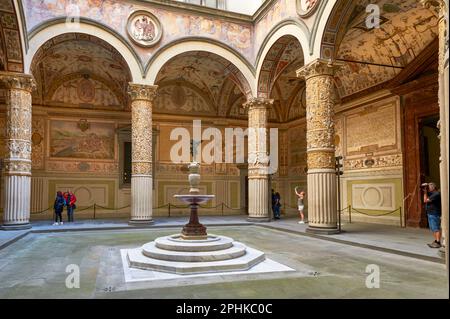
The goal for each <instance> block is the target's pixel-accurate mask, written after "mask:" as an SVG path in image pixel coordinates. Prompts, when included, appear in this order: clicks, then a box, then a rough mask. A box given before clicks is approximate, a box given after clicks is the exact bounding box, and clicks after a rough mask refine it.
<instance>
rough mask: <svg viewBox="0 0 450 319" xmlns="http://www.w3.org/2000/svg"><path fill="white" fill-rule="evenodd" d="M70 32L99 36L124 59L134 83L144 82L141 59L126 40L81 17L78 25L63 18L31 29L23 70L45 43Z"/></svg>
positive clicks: (27, 71)
mask: <svg viewBox="0 0 450 319" xmlns="http://www.w3.org/2000/svg"><path fill="white" fill-rule="evenodd" d="M70 33H80V34H86V35H90V36H94V37H97V38H101V39H102V40H103V41H105V42H106V43H108V44H109V45H111V46H112V47H114V48H115V49H116V50H117V52H119V54H120V55H121V56H122V57H123V59H124V60H125V61H126V63H127V65H128V68H129V70H130V73H131V77H132V81H133V82H134V83H138V84H144V76H143V74H144V67H143V64H142V61H141V60H140V58H139V56H138V55H137V53H136V52H135V51H134V50H133V48H132V47H131V46H130V45H129V44H128V42H127V41H126V40H125V39H124V38H123V37H122V36H121V35H119V34H117V33H116V32H115V31H113V30H111V29H110V28H108V27H106V26H103V25H101V24H99V23H97V22H95V21H92V20H89V19H81V20H80V23H79V24H78V25H77V24H68V25H66V20H65V19H64V18H62V19H55V20H52V21H50V22H46V23H44V24H41V25H39V26H37V27H36V28H35V29H33V30H32V31H31V32H30V35H29V45H28V46H29V48H28V52H27V54H26V56H25V72H26V73H29V72H30V70H31V67H32V63H33V59H34V57H35V55H36V53H37V52H38V50H39V49H40V48H41V47H42V46H43V45H44V44H45V43H47V42H48V41H49V40H51V39H52V38H54V37H56V36H60V35H64V34H70Z"/></svg>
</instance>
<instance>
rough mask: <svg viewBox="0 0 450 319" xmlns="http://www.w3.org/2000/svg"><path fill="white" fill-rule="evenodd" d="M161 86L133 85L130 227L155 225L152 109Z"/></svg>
mask: <svg viewBox="0 0 450 319" xmlns="http://www.w3.org/2000/svg"><path fill="white" fill-rule="evenodd" d="M156 90H157V86H149V85H140V84H133V83H130V84H129V89H128V93H129V95H130V97H131V126H132V176H131V220H130V224H152V223H153V218H152V216H153V212H152V211H153V209H152V206H153V200H152V195H153V194H152V192H153V180H152V165H153V162H152V108H153V100H154V98H155V96H156Z"/></svg>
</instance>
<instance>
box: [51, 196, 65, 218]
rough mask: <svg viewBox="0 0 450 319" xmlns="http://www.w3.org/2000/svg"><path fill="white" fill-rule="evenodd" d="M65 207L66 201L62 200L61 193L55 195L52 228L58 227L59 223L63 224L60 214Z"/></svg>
mask: <svg viewBox="0 0 450 319" xmlns="http://www.w3.org/2000/svg"><path fill="white" fill-rule="evenodd" d="M65 205H66V200H65V199H64V196H63V193H62V192H59V191H58V192H57V193H56V199H55V204H54V205H53V208H54V209H55V223H54V224H53V226H58V225H59V224H60V223H61V225H62V224H63V221H62V212H63V210H64V206H65Z"/></svg>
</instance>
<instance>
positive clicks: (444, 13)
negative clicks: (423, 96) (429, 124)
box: [421, 0, 449, 269]
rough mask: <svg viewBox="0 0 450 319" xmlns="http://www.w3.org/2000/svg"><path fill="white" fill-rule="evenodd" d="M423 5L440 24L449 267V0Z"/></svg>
mask: <svg viewBox="0 0 450 319" xmlns="http://www.w3.org/2000/svg"><path fill="white" fill-rule="evenodd" d="M421 3H422V5H424V6H425V7H426V8H428V9H430V10H432V11H433V12H434V14H435V15H436V16H437V18H438V21H439V24H438V27H439V110H440V111H439V112H440V114H439V129H440V135H439V138H440V143H441V147H440V148H441V157H440V184H441V193H442V195H443V196H442V222H441V225H442V235H443V236H442V237H443V243H444V245H445V250H441V252H443V253H444V254H445V256H446V261H447V269H448V262H449V260H448V257H449V256H448V255H449V249H448V246H449V245H448V241H449V232H448V231H449V229H448V222H449V216H448V190H449V188H448V173H449V165H448V160H449V151H448V141H449V136H448V128H449V110H448V73H449V70H448V67H449V44H448V36H449V35H448V1H445V0H421Z"/></svg>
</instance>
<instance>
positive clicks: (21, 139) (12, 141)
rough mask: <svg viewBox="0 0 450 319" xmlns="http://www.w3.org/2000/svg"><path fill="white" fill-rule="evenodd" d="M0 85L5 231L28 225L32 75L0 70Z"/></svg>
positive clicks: (34, 85) (34, 86)
mask: <svg viewBox="0 0 450 319" xmlns="http://www.w3.org/2000/svg"><path fill="white" fill-rule="evenodd" d="M0 86H2V87H4V88H5V89H6V136H5V148H6V149H5V160H4V165H3V172H2V173H3V179H4V207H3V226H2V228H3V229H5V230H16V229H26V228H31V225H30V199H31V134H32V124H31V93H32V91H33V90H34V89H35V88H36V84H35V82H34V80H33V77H32V76H30V75H25V74H15V73H5V72H1V73H0Z"/></svg>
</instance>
